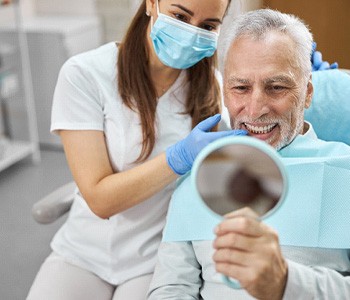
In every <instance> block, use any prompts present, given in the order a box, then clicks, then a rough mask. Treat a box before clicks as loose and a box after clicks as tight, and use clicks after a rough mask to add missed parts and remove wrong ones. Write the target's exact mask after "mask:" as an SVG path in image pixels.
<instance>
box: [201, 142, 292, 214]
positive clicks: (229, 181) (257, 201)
mask: <svg viewBox="0 0 350 300" xmlns="http://www.w3.org/2000/svg"><path fill="white" fill-rule="evenodd" d="M246 139H248V140H247V141H248V142H247V143H228V144H225V145H222V146H220V147H217V149H213V150H212V151H210V152H209V153H207V154H206V155H205V157H204V158H202V160H201V162H200V163H199V164H198V166H197V170H196V175H195V176H196V179H195V181H196V188H197V190H198V192H199V194H200V196H201V198H202V200H203V201H204V203H205V204H206V205H207V206H208V207H209V208H210V209H211V210H212V211H214V212H215V213H217V214H219V215H225V214H227V213H229V212H232V211H234V210H237V209H240V208H243V207H246V206H248V207H250V208H252V209H253V210H254V211H255V212H256V213H257V214H258V215H259V216H260V217H261V218H263V217H266V216H267V215H268V214H270V213H271V212H272V211H273V210H274V209H276V208H277V206H278V204H280V203H281V200H282V199H283V198H284V194H285V192H286V188H287V183H286V177H285V174H284V169H283V165H282V164H281V163H280V162H279V161H278V157H277V153H274V152H273V151H271V150H272V148H271V150H270V149H268V147H270V146H269V145H267V144H266V145H263V143H264V142H261V141H258V140H257V141H253V138H249V137H246ZM243 140H244V141H246V140H245V139H243ZM232 141H234V139H232ZM265 148H266V149H268V150H269V151H264V149H265ZM271 154H275V155H271Z"/></svg>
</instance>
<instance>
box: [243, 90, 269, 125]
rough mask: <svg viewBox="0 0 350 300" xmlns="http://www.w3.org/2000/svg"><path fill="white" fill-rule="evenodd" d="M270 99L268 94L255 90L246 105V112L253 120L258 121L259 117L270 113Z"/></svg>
mask: <svg viewBox="0 0 350 300" xmlns="http://www.w3.org/2000/svg"><path fill="white" fill-rule="evenodd" d="M268 103H269V102H268V98H267V96H266V94H265V93H264V92H263V91H261V90H259V89H255V90H253V91H252V93H251V97H250V99H249V101H247V103H246V112H247V114H248V116H249V117H250V118H251V119H253V120H254V119H258V118H259V117H261V116H263V115H265V114H267V113H269V111H270V109H269V105H268Z"/></svg>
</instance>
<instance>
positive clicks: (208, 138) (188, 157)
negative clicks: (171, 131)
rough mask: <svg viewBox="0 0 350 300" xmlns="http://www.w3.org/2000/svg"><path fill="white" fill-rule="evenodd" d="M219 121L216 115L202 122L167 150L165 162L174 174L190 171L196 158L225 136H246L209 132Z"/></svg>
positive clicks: (235, 132)
mask: <svg viewBox="0 0 350 300" xmlns="http://www.w3.org/2000/svg"><path fill="white" fill-rule="evenodd" d="M220 119H221V115H220V114H216V115H215V116H212V117H209V118H207V119H205V120H203V121H202V122H200V123H199V124H198V125H197V126H196V127H195V128H193V129H192V131H191V132H190V134H189V135H188V136H187V137H186V138H184V139H183V140H181V141H179V142H177V143H176V144H174V145H172V146H170V147H169V148H167V150H166V160H167V162H168V165H169V166H170V168H171V169H172V170H173V171H174V172H175V173H176V174H178V175H183V174H185V173H187V172H188V171H189V170H191V167H192V164H193V161H194V160H195V158H196V156H197V155H198V153H199V152H200V151H201V150H202V149H203V148H204V147H205V146H206V145H208V144H209V143H211V142H213V141H215V140H217V139H219V138H222V137H225V136H230V135H246V134H247V131H246V130H227V131H218V132H209V130H210V129H212V128H213V127H214V126H215V125H216V124H218V123H219V121H220Z"/></svg>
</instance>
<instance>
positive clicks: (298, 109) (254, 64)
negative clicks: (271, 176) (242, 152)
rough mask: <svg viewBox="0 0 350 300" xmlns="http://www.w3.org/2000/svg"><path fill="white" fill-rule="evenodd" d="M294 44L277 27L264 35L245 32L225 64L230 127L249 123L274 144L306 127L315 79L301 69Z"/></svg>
mask: <svg viewBox="0 0 350 300" xmlns="http://www.w3.org/2000/svg"><path fill="white" fill-rule="evenodd" d="M294 49H295V46H294V43H293V41H292V40H291V39H290V38H289V37H288V36H286V35H283V34H281V33H277V32H273V33H269V34H268V35H267V37H266V38H264V39H262V40H254V39H252V38H250V37H241V38H239V39H238V40H236V41H235V42H234V43H233V45H232V46H231V48H230V49H229V52H228V56H227V57H228V59H227V62H226V65H225V72H224V97H225V105H226V106H227V108H228V111H229V113H230V117H231V126H232V129H246V130H248V134H249V135H250V136H254V137H256V138H258V139H261V140H264V141H266V142H267V143H269V144H270V145H271V146H273V147H275V148H276V149H280V148H282V147H283V146H285V145H287V144H289V143H290V142H291V141H292V140H293V139H294V138H295V136H296V135H297V134H299V133H302V132H303V123H304V108H307V107H309V105H310V103H311V97H312V91H313V89H312V84H311V81H307V80H305V78H303V76H302V72H301V71H300V70H299V69H298V67H297V63H296V58H295V56H296V52H295V50H294Z"/></svg>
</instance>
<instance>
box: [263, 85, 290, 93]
mask: <svg viewBox="0 0 350 300" xmlns="http://www.w3.org/2000/svg"><path fill="white" fill-rule="evenodd" d="M267 89H268V90H270V91H272V92H279V91H283V90H285V89H286V87H284V86H282V85H273V86H271V87H268V88H267Z"/></svg>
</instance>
